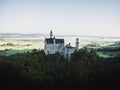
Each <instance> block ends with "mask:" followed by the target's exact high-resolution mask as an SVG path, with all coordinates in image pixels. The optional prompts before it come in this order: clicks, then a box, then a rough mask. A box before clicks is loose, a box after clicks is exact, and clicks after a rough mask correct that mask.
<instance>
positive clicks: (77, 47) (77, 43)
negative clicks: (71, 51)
mask: <svg viewBox="0 0 120 90" xmlns="http://www.w3.org/2000/svg"><path fill="white" fill-rule="evenodd" d="M75 48H76V50H78V49H79V39H78V38H76V42H75Z"/></svg>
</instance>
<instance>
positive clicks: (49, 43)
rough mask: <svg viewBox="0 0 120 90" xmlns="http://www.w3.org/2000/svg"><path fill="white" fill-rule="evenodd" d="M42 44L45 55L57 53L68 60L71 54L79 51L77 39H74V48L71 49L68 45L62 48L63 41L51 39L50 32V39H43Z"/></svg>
mask: <svg viewBox="0 0 120 90" xmlns="http://www.w3.org/2000/svg"><path fill="white" fill-rule="evenodd" d="M44 43H45V44H44V51H45V54H46V55H47V54H55V53H56V52H58V53H60V54H61V55H63V56H64V57H65V58H67V59H70V58H71V54H72V53H74V51H75V50H78V49H79V40H78V38H77V39H76V42H75V45H76V46H75V47H72V46H71V45H70V43H69V44H67V45H65V46H64V39H56V38H55V36H54V37H53V33H52V31H50V38H45V41H44Z"/></svg>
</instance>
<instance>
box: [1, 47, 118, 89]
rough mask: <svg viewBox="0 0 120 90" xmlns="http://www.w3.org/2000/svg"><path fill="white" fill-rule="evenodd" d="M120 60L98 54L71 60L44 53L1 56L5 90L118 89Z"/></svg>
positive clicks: (75, 56)
mask: <svg viewBox="0 0 120 90" xmlns="http://www.w3.org/2000/svg"><path fill="white" fill-rule="evenodd" d="M119 80H120V58H109V59H103V58H100V57H99V56H98V55H97V54H96V52H95V51H94V50H92V51H91V52H90V53H87V52H86V50H85V49H80V50H79V51H75V53H74V54H73V55H72V57H71V60H67V59H65V58H64V57H63V56H61V55H60V54H59V53H56V54H53V55H45V53H44V51H43V50H35V49H34V50H33V51H32V52H26V53H22V54H19V53H18V54H14V55H10V56H0V88H3V90H8V89H7V88H9V89H10V90H12V89H15V90H18V89H20V90H23V89H27V90H28V89H32V90H38V89H39V90H45V89H47V90H50V89H52V90H63V89H64V90H68V89H69V90H71V89H72V90H88V89H94V90H99V89H100V90H103V89H106V90H108V89H110V88H114V89H115V90H116V89H118V87H117V84H118V83H117V81H119ZM119 89H120V88H119Z"/></svg>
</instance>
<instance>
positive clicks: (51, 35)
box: [50, 30, 53, 38]
mask: <svg viewBox="0 0 120 90" xmlns="http://www.w3.org/2000/svg"><path fill="white" fill-rule="evenodd" d="M52 37H53V33H52V30H51V31H50V38H52Z"/></svg>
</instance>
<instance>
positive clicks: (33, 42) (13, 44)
mask: <svg viewBox="0 0 120 90" xmlns="http://www.w3.org/2000/svg"><path fill="white" fill-rule="evenodd" d="M76 37H77V38H79V42H80V45H79V48H83V47H87V48H94V49H96V50H97V54H98V55H100V56H101V57H105V58H106V57H114V56H120V50H118V51H114V49H115V50H116V48H120V38H118V37H117V38H112V37H111V38H110V37H106V38H105V37H104V38H103V37H90V36H89V37H88V36H57V37H56V38H64V40H65V45H66V44H68V43H71V46H73V47H75V41H76ZM44 39H45V38H44V37H24V38H21V37H19V38H17V37H12V38H8V37H7V38H2V37H1V38H0V55H10V54H15V53H23V52H27V51H32V50H33V49H44ZM99 49H101V50H99ZM106 49H108V51H107V52H106V51H105V50H106ZM110 49H112V50H113V51H109V50H110Z"/></svg>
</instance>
